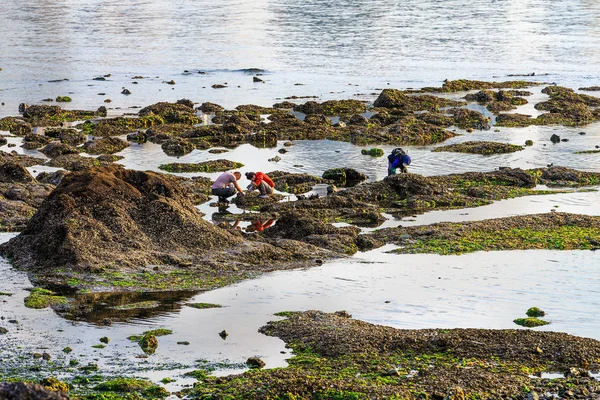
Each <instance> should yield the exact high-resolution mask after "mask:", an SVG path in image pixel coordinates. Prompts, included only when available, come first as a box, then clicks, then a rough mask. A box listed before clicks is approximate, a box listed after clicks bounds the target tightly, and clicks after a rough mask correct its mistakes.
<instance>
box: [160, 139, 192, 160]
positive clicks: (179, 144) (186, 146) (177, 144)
mask: <svg viewBox="0 0 600 400" xmlns="http://www.w3.org/2000/svg"><path fill="white" fill-rule="evenodd" d="M161 148H162V149H163V151H164V152H165V154H167V155H169V156H172V157H181V156H183V155H185V154H188V153H190V152H191V151H192V150H194V145H193V144H191V143H190V142H188V141H187V140H185V139H181V138H176V139H169V140H167V141H165V142H164V143H163V144H162V145H161Z"/></svg>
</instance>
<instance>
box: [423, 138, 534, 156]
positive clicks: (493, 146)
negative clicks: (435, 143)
mask: <svg viewBox="0 0 600 400" xmlns="http://www.w3.org/2000/svg"><path fill="white" fill-rule="evenodd" d="M521 150H523V146H518V145H514V144H508V143H497V142H476V141H469V142H463V143H456V144H450V145H447V146H441V147H437V148H435V149H433V150H431V151H433V152H442V151H451V152H456V153H471V154H482V155H491V154H505V153H514V152H515V151H521Z"/></svg>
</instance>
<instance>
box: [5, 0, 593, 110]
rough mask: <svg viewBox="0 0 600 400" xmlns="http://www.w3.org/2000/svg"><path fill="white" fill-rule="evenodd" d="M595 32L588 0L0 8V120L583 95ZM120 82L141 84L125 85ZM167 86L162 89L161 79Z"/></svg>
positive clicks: (67, 1) (112, 0) (29, 0)
mask: <svg viewBox="0 0 600 400" xmlns="http://www.w3.org/2000/svg"><path fill="white" fill-rule="evenodd" d="M598 26H600V4H598V3H597V2H594V1H592V0H569V1H562V2H548V1H544V0H527V1H519V0H473V1H471V2H469V5H468V7H466V6H465V4H464V2H461V1H458V0H445V1H435V0H403V1H393V2H390V1H385V0H345V1H336V2H327V3H324V2H322V1H318V0H309V1H303V2H297V1H291V0H272V1H267V0H258V1H249V0H234V1H229V2H227V3H220V2H216V3H215V2H212V1H205V0H201V1H191V0H177V1H164V0H161V1H156V0H155V1H150V0H135V1H128V2H123V1H118V0H109V1H99V0H93V1H86V2H83V3H82V2H79V1H74V0H61V1H44V2H39V1H35V0H24V1H19V2H9V1H4V2H3V4H2V7H0V38H2V42H1V43H0V54H1V56H0V68H2V69H3V70H2V71H0V90H1V91H0V100H2V101H3V102H5V103H6V105H5V106H3V107H0V115H6V114H12V113H16V112H17V106H18V104H19V102H29V103H34V102H39V101H41V100H42V99H43V98H47V97H51V98H54V97H56V96H58V95H65V94H67V93H72V95H71V97H72V98H73V99H74V100H73V103H71V104H70V105H69V107H73V108H78V107H79V108H90V109H92V108H97V107H98V106H101V105H103V104H104V103H103V100H104V99H105V98H111V99H112V100H113V103H111V107H113V108H117V107H120V109H121V111H119V110H118V109H117V110H113V112H115V113H119V112H122V110H126V109H127V108H128V107H130V106H134V105H137V106H143V105H147V104H151V103H153V102H155V101H158V100H159V99H160V100H176V99H179V98H182V97H187V98H190V99H192V100H194V101H206V100H209V99H210V100H211V101H214V102H217V103H220V104H222V105H224V106H227V107H234V106H236V105H239V104H244V103H255V104H261V105H270V104H272V103H273V102H274V101H275V100H276V99H278V98H281V97H285V96H289V95H299V96H300V95H317V96H320V97H321V98H323V99H326V98H339V97H343V98H351V97H354V96H356V95H368V94H370V93H372V92H377V91H378V89H381V88H383V87H387V86H388V83H389V84H390V85H391V86H392V87H398V88H406V87H422V86H440V85H441V83H442V81H443V80H444V79H457V78H471V79H487V80H491V79H494V78H498V79H499V80H504V79H508V77H507V75H508V74H526V73H532V72H535V73H537V75H538V79H541V80H544V81H549V82H558V83H560V84H562V85H566V86H573V87H575V88H577V87H579V86H591V85H594V84H595V85H597V84H599V83H600V78H599V75H598V74H599V73H598V68H597V65H599V64H600V52H598V50H597V49H598V48H600V29H599V28H598ZM247 68H260V69H263V70H265V76H264V77H263V78H264V79H265V81H266V83H265V84H254V83H252V78H251V76H249V75H248V74H245V73H243V72H240V70H242V69H247ZM184 71H189V74H186V73H185V72H184ZM198 71H203V72H206V74H203V75H201V74H198ZM105 74H111V77H109V78H107V79H108V81H105V82H98V81H94V80H92V79H93V78H94V77H98V76H103V75H105ZM541 74H547V75H542V76H539V75H541ZM134 76H144V77H145V79H138V82H139V84H138V85H134V84H132V78H133V77H134ZM62 79H68V81H59V82H52V83H50V82H48V81H51V80H62ZM171 79H174V80H175V81H176V82H177V84H176V85H175V86H174V87H170V86H169V85H166V84H164V83H163V82H164V81H169V80H171ZM517 79H518V78H517ZM224 82H227V83H228V86H229V87H228V88H227V89H218V90H215V89H212V88H211V85H212V84H214V83H224ZM297 83H300V84H302V86H297V85H296V84H297ZM124 86H126V87H128V88H129V89H130V90H131V91H132V95H130V96H124V95H121V94H120V92H121V89H122V87H124ZM98 93H106V95H105V96H98ZM358 97H359V98H360V97H361V96H358Z"/></svg>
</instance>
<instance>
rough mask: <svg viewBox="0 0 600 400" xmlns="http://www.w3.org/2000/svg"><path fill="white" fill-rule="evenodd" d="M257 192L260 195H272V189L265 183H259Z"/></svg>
mask: <svg viewBox="0 0 600 400" xmlns="http://www.w3.org/2000/svg"><path fill="white" fill-rule="evenodd" d="M257 189H258V191H259V192H260V194H271V193H273V188H272V187H271V186H269V184H268V183H267V182H264V181H263V182H261V183H260V185H258V188H257Z"/></svg>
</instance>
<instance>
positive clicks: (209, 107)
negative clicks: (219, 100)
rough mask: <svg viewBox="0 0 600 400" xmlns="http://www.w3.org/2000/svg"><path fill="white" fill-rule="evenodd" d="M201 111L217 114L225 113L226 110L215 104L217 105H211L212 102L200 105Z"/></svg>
mask: <svg viewBox="0 0 600 400" xmlns="http://www.w3.org/2000/svg"><path fill="white" fill-rule="evenodd" d="M198 108H199V110H200V111H202V112H203V113H216V112H219V111H223V110H224V109H225V108H223V107H222V106H220V105H218V104H215V103H210V102H206V103H202V104H201V105H200V107H198Z"/></svg>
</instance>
